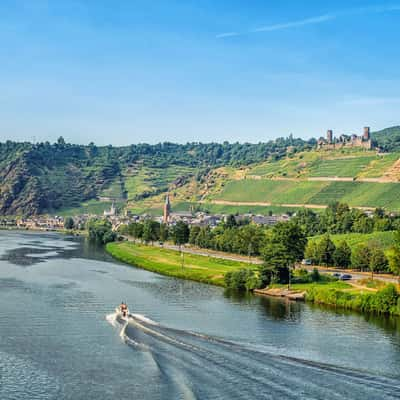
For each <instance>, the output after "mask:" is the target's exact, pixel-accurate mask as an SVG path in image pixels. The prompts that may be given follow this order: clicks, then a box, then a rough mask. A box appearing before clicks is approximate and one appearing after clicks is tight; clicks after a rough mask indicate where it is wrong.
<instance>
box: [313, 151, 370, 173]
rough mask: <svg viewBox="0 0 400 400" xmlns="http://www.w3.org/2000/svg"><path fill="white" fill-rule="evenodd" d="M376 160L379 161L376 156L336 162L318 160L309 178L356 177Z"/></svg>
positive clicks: (349, 158)
mask: <svg viewBox="0 0 400 400" xmlns="http://www.w3.org/2000/svg"><path fill="white" fill-rule="evenodd" d="M374 160H377V157H376V156H374V155H370V156H365V157H348V158H340V159H335V160H318V161H316V162H315V163H314V164H313V165H312V166H311V168H310V170H309V176H311V177H313V176H314V177H321V176H329V177H336V176H338V177H355V176H357V175H358V174H359V173H360V172H361V171H362V170H364V169H365V168H367V167H368V165H369V164H370V163H371V162H372V161H374Z"/></svg>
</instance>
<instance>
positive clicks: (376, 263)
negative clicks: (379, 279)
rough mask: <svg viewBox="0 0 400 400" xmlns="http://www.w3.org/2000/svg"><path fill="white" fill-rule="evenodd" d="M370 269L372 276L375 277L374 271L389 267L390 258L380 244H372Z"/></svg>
mask: <svg viewBox="0 0 400 400" xmlns="http://www.w3.org/2000/svg"><path fill="white" fill-rule="evenodd" d="M369 247H370V260H369V270H370V271H371V278H372V279H374V272H380V271H385V270H386V269H387V267H388V260H387V258H386V256H385V253H384V252H383V250H382V248H381V247H380V246H379V245H375V244H370V246H369Z"/></svg>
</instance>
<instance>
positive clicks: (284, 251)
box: [121, 216, 400, 286]
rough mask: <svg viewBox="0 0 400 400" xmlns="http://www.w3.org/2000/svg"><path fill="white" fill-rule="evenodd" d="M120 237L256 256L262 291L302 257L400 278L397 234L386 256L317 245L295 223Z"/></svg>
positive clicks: (141, 231) (151, 230)
mask: <svg viewBox="0 0 400 400" xmlns="http://www.w3.org/2000/svg"><path fill="white" fill-rule="evenodd" d="M121 233H123V234H127V235H130V236H133V237H134V238H136V239H140V240H142V241H143V242H145V243H152V242H155V241H163V242H164V241H167V240H171V241H173V242H174V243H175V244H177V245H183V244H186V243H190V244H192V245H196V246H198V247H201V248H211V249H215V250H219V251H226V252H233V253H239V254H244V255H249V256H251V255H258V256H261V257H262V258H263V260H264V263H263V265H262V267H260V273H259V277H260V282H259V284H260V285H261V286H265V285H267V284H268V283H270V282H271V281H275V282H280V283H287V282H288V280H289V278H290V275H289V270H290V268H292V267H293V266H294V264H295V263H297V262H299V261H301V260H302V259H303V258H304V257H306V258H310V259H311V260H312V261H313V263H314V264H316V265H326V266H337V267H342V268H346V267H350V266H351V267H353V268H355V269H359V270H367V271H368V270H369V271H372V272H392V273H393V274H395V275H399V274H400V233H397V234H396V238H397V239H396V240H395V243H396V244H395V245H394V246H393V247H392V248H391V249H390V250H388V251H386V252H384V251H383V249H382V246H381V244H380V243H379V242H375V241H371V242H369V243H366V244H364V245H358V246H355V247H354V248H353V249H352V248H350V246H349V245H348V244H347V243H346V242H345V241H343V242H341V243H339V244H338V245H337V246H336V245H335V244H334V243H333V241H332V240H331V238H330V236H329V234H326V235H324V236H323V237H322V239H321V240H320V241H319V242H315V241H314V240H309V241H308V239H307V235H306V233H305V230H304V227H303V226H302V225H301V224H300V223H299V220H298V219H296V218H293V219H292V220H291V221H290V222H285V223H278V224H277V225H275V226H274V227H270V228H265V227H260V226H256V225H254V224H250V223H249V222H248V221H247V222H246V221H244V222H243V221H242V222H241V223H240V224H238V223H237V222H236V221H235V218H234V217H233V216H231V217H228V218H227V219H226V221H224V222H222V223H221V224H219V225H218V226H217V227H216V228H214V229H210V228H209V227H198V226H192V227H189V226H188V225H187V224H186V223H184V222H182V221H180V222H178V223H177V224H176V225H174V226H167V225H164V224H160V223H158V222H156V221H153V220H146V221H144V222H140V223H132V224H129V225H128V226H125V227H124V228H123V230H122V231H121ZM252 279H253V277H252Z"/></svg>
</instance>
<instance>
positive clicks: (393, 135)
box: [372, 126, 400, 152]
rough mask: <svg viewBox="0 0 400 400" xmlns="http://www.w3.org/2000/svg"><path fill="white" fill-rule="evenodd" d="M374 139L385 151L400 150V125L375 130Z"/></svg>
mask: <svg viewBox="0 0 400 400" xmlns="http://www.w3.org/2000/svg"><path fill="white" fill-rule="evenodd" d="M372 139H373V140H374V141H375V142H376V144H377V145H378V146H379V147H380V148H381V149H382V150H383V151H388V152H392V151H400V126H393V127H391V128H386V129H382V130H381V131H378V132H373V133H372Z"/></svg>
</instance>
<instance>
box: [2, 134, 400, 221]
mask: <svg viewBox="0 0 400 400" xmlns="http://www.w3.org/2000/svg"><path fill="white" fill-rule="evenodd" d="M373 138H374V141H375V142H376V143H377V144H378V145H379V146H380V148H381V149H384V150H387V151H390V152H391V153H386V154H382V153H377V152H376V151H366V150H363V149H357V148H341V149H336V150H333V151H327V150H321V151H317V150H315V144H316V141H315V139H311V140H309V141H303V140H301V139H294V138H293V137H289V138H286V139H284V138H279V139H276V140H274V141H270V142H268V143H259V144H249V143H244V144H239V143H233V144H230V143H226V142H224V143H223V144H218V143H209V144H202V143H187V144H183V145H180V144H173V143H160V144H157V145H148V144H138V145H131V146H125V147H112V146H106V147H97V146H95V145H94V144H90V145H88V146H80V145H72V144H67V143H65V142H64V140H63V139H62V138H60V139H59V141H58V142H57V143H55V144H50V143H39V144H31V143H14V142H11V141H7V142H6V143H0V215H16V214H17V215H30V214H40V213H45V212H52V213H59V214H60V213H63V214H65V213H82V212H95V213H98V212H102V210H104V209H105V208H108V207H109V206H110V204H111V202H112V201H115V202H117V203H118V204H119V206H120V207H121V208H125V207H127V208H128V209H132V210H160V209H161V207H162V203H163V199H164V197H165V193H166V192H167V191H169V192H170V193H171V195H172V198H173V201H174V203H175V204H180V206H179V207H184V205H188V204H191V205H194V207H195V208H197V209H200V208H202V209H207V210H209V211H211V212H217V210H218V211H219V212H228V211H229V212H235V211H237V212H244V210H247V211H252V210H254V211H257V212H260V213H266V212H268V211H271V210H272V208H271V207H281V206H282V205H284V206H283V207H284V208H285V207H288V206H287V205H289V206H290V207H293V209H295V208H296V207H298V206H300V205H302V204H308V205H309V206H310V207H323V206H325V205H327V204H329V203H330V202H332V201H335V200H340V201H345V202H348V203H349V204H350V205H352V206H359V207H376V206H382V207H385V208H387V209H390V210H400V200H399V198H400V191H399V182H400V161H399V159H400V127H393V128H388V129H385V130H383V131H380V132H376V133H374V134H373ZM236 203H237V204H236ZM240 203H245V204H240ZM257 203H259V204H257ZM268 207H269V208H268ZM275 209H276V210H277V208H275ZM279 210H281V208H279Z"/></svg>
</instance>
